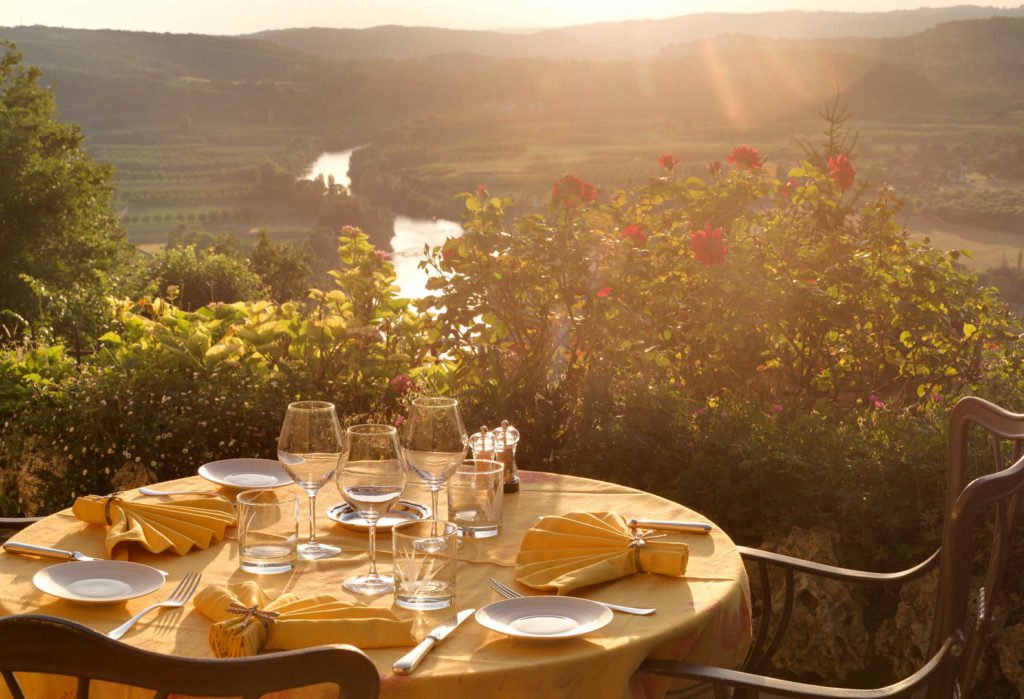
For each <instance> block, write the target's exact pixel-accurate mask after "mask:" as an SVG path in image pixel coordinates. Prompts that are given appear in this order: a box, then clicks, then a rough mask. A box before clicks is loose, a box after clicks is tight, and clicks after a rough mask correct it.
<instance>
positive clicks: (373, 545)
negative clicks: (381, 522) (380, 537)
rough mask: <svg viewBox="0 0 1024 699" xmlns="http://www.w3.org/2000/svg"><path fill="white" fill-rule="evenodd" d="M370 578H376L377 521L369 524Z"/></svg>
mask: <svg viewBox="0 0 1024 699" xmlns="http://www.w3.org/2000/svg"><path fill="white" fill-rule="evenodd" d="M370 577H371V578H375V577H377V520H374V521H373V522H372V523H370Z"/></svg>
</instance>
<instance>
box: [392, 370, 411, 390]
mask: <svg viewBox="0 0 1024 699" xmlns="http://www.w3.org/2000/svg"><path fill="white" fill-rule="evenodd" d="M391 388H393V389H395V390H396V391H398V392H399V393H408V392H409V391H411V390H413V389H415V388H416V381H414V380H413V378H412V377H411V376H409V375H408V374H399V375H398V376H396V377H395V378H393V379H391Z"/></svg>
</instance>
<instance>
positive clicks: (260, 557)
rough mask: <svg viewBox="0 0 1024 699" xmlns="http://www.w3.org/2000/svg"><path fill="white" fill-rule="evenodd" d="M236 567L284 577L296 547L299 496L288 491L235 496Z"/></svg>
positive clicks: (290, 567)
mask: <svg viewBox="0 0 1024 699" xmlns="http://www.w3.org/2000/svg"><path fill="white" fill-rule="evenodd" d="M237 501H238V564H239V567H240V568H241V569H242V570H243V571H245V572H246V573H256V574H257V575H266V574H271V573H287V572H288V571H289V570H291V569H292V566H294V565H295V560H296V558H297V557H298V543H299V496H298V495H297V494H295V493H292V492H289V491H287V490H246V491H243V492H241V493H239V494H238V496H237Z"/></svg>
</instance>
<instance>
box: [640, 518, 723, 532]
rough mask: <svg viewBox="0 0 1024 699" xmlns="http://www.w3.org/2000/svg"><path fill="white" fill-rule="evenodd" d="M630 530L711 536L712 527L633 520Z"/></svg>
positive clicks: (663, 521)
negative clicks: (651, 530)
mask: <svg viewBox="0 0 1024 699" xmlns="http://www.w3.org/2000/svg"><path fill="white" fill-rule="evenodd" d="M629 528H630V529H638V528H639V529H654V530H656V531H664V532H683V533H688V534H710V533H711V525H710V524H705V523H704V522H671V521H665V520H660V519H631V520H629Z"/></svg>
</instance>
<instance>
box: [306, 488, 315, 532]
mask: <svg viewBox="0 0 1024 699" xmlns="http://www.w3.org/2000/svg"><path fill="white" fill-rule="evenodd" d="M307 494H308V495H309V543H310V544H315V543H316V491H315V490H313V491H307Z"/></svg>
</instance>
